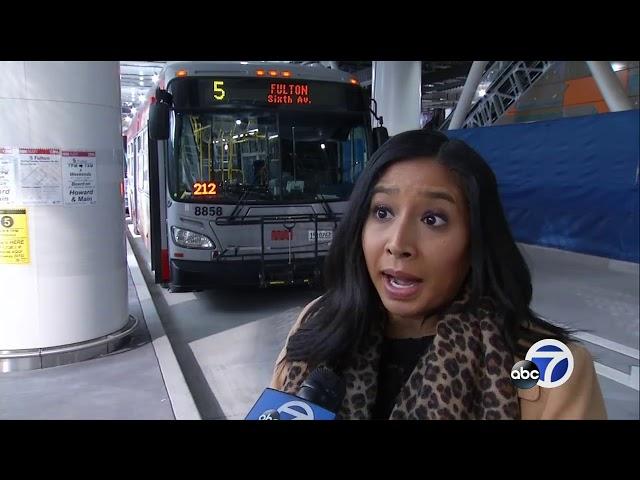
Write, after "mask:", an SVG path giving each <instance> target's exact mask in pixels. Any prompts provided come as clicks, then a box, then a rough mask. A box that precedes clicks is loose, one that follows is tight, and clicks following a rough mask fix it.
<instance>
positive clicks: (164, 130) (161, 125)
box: [149, 89, 172, 140]
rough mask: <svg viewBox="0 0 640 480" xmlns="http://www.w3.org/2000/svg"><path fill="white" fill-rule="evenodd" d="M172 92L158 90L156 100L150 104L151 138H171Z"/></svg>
mask: <svg viewBox="0 0 640 480" xmlns="http://www.w3.org/2000/svg"><path fill="white" fill-rule="evenodd" d="M171 100H172V98H171V94H170V93H169V92H167V91H166V90H160V89H158V90H156V101H155V102H154V103H152V104H151V105H149V137H150V138H151V140H167V139H168V138H169V112H170V110H171Z"/></svg>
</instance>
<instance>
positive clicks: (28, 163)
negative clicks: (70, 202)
mask: <svg viewBox="0 0 640 480" xmlns="http://www.w3.org/2000/svg"><path fill="white" fill-rule="evenodd" d="M18 158H19V168H18V171H19V172H20V175H19V177H20V197H21V201H22V203H23V204H25V205H61V204H62V169H61V168H60V149H58V148H21V149H20V150H19V157H18Z"/></svg>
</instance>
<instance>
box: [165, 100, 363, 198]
mask: <svg viewBox="0 0 640 480" xmlns="http://www.w3.org/2000/svg"><path fill="white" fill-rule="evenodd" d="M173 124H174V128H173V131H172V138H171V146H170V154H169V165H168V167H169V169H168V170H169V178H168V180H169V182H168V183H169V189H170V193H171V196H172V197H173V199H174V200H177V201H186V202H214V203H218V202H238V201H241V200H242V201H243V202H248V203H283V202H284V203H292V202H313V201H331V200H346V199H347V198H348V197H349V195H350V193H351V189H352V188H353V184H354V182H355V180H356V178H357V177H358V175H359V173H360V172H361V170H362V168H363V167H364V165H365V163H366V161H367V158H368V154H369V152H368V147H367V145H368V142H367V130H366V126H365V116H364V115H363V114H362V113H355V112H333V113H327V112H314V111H304V112H300V111H286V110H276V109H271V110H269V109H233V110H230V109H221V110H209V111H206V112H202V111H200V112H193V111H182V112H181V111H180V110H177V111H176V112H175V114H174V118H173Z"/></svg>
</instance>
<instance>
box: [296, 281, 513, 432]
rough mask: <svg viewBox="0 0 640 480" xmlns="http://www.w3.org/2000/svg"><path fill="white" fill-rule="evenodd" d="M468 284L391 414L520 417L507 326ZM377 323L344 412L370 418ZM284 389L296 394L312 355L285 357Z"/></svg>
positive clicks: (350, 373) (350, 375)
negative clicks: (472, 299)
mask: <svg viewBox="0 0 640 480" xmlns="http://www.w3.org/2000/svg"><path fill="white" fill-rule="evenodd" d="M468 299H469V293H468V290H465V291H464V293H462V294H461V295H460V297H459V298H458V299H457V300H455V301H454V302H453V303H452V304H451V305H450V306H449V308H448V309H447V310H446V311H444V312H443V313H442V314H441V315H440V316H439V319H438V323H437V327H436V335H435V338H434V341H433V342H432V344H431V345H430V346H429V348H427V350H426V351H425V352H424V354H423V355H422V356H421V358H420V359H419V360H418V363H417V364H416V366H415V368H414V369H413V371H412V373H411V374H410V376H409V379H408V380H407V382H406V384H405V385H404V386H403V388H402V389H401V391H400V393H399V395H398V397H397V399H396V403H395V406H394V408H393V410H392V411H391V417H390V418H391V419H411V420H435V419H519V418H520V407H519V402H518V396H517V390H516V388H515V386H514V385H513V383H512V382H511V376H510V372H511V368H512V366H513V365H514V358H513V356H512V354H511V353H510V351H509V349H508V348H507V346H506V344H505V341H504V338H503V336H502V334H501V333H500V322H501V319H500V317H499V316H496V315H495V313H494V312H495V309H494V308H493V303H492V302H491V301H490V300H489V299H483V301H481V302H480V306H479V307H478V308H476V309H475V310H474V311H473V312H472V311H471V309H470V308H468ZM375 323H377V322H372V326H371V332H370V335H369V337H368V339H367V341H366V342H364V346H363V348H361V349H360V351H358V352H357V353H356V354H355V355H353V356H352V359H351V361H350V362H349V363H348V364H347V367H346V368H345V369H344V370H343V371H342V374H343V376H344V378H345V380H346V384H347V393H346V395H345V398H344V401H343V403H342V407H341V409H340V411H339V412H338V415H337V418H339V419H363V420H364V419H370V418H371V415H372V411H373V407H374V405H375V402H376V395H377V380H378V375H377V370H378V362H379V359H380V352H381V345H382V341H383V329H382V327H381V326H375V325H373V324H375ZM284 362H285V365H284V375H285V378H286V381H285V383H284V390H285V391H286V392H288V393H295V392H297V391H298V389H299V388H300V385H301V384H302V382H303V381H304V379H305V378H306V376H307V375H308V374H309V368H308V366H307V365H306V364H305V363H304V362H299V361H296V362H288V361H287V360H286V359H285V360H284Z"/></svg>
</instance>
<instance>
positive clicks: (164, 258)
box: [160, 249, 169, 282]
mask: <svg viewBox="0 0 640 480" xmlns="http://www.w3.org/2000/svg"><path fill="white" fill-rule="evenodd" d="M160 259H161V265H162V281H163V282H168V281H169V250H167V249H164V250H162V251H161V252H160Z"/></svg>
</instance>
